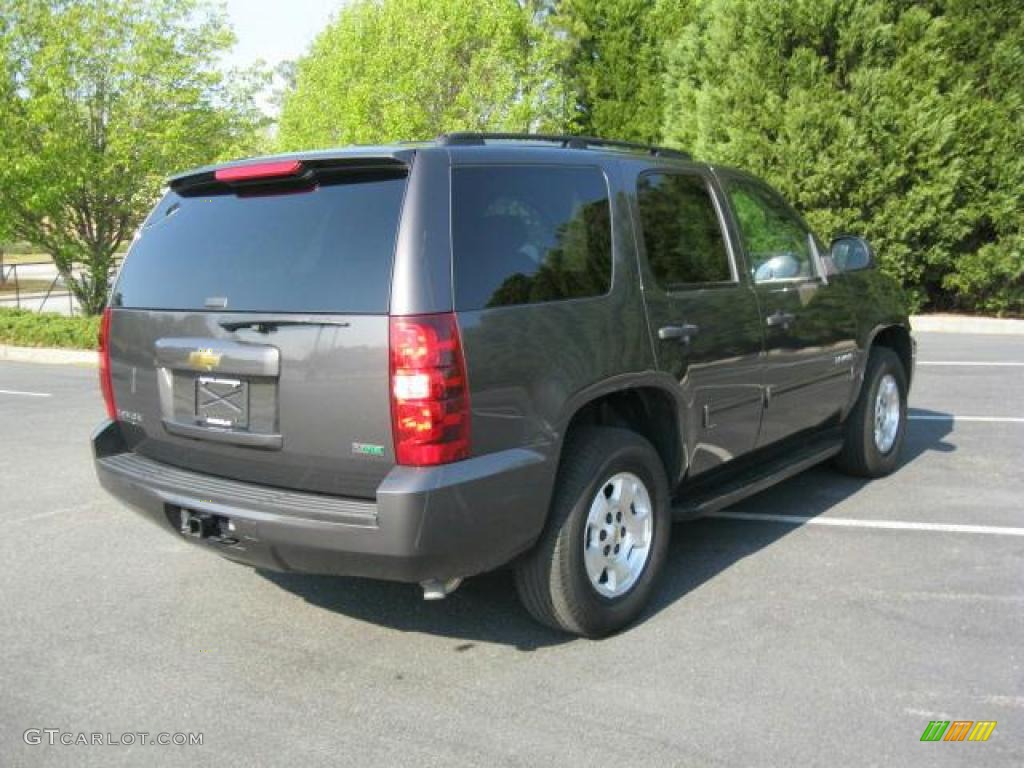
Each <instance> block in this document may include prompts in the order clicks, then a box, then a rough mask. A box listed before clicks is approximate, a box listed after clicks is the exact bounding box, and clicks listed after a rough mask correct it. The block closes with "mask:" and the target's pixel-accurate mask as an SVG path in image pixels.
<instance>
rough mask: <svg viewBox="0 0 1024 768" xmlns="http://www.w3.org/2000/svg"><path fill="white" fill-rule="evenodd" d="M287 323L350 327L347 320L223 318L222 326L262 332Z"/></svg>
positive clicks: (234, 329) (228, 328) (267, 331)
mask: <svg viewBox="0 0 1024 768" xmlns="http://www.w3.org/2000/svg"><path fill="white" fill-rule="evenodd" d="M285 325H334V326H337V327H339V328H348V326H349V322H348V321H347V320H221V321H220V327H221V328H223V329H224V330H226V331H237V330H240V329H242V328H252V329H253V330H256V331H259V332H260V333H270V332H271V331H273V330H276V329H277V328H280V327H282V326H285Z"/></svg>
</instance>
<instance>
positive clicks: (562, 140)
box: [437, 131, 693, 160]
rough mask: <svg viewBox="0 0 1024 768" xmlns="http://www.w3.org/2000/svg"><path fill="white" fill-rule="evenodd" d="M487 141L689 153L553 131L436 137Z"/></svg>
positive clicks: (462, 143)
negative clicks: (535, 142)
mask: <svg viewBox="0 0 1024 768" xmlns="http://www.w3.org/2000/svg"><path fill="white" fill-rule="evenodd" d="M488 141H539V142H545V143H551V144H557V145H558V146H560V147H565V148H566V149H590V148H592V147H598V148H600V147H607V148H608V149H622V150H627V151H630V152H643V153H644V154H648V155H653V156H655V157H675V158H679V159H681V160H692V159H693V157H692V156H691V155H690V153H689V152H684V151H683V150H681V149H670V148H669V147H659V146H655V145H654V144H639V143H637V142H633V141H618V140H615V139H599V138H597V137H595V136H566V135H562V134H556V133H482V132H476V131H457V132H454V133H442V134H441V135H440V136H438V137H437V143H438V144H441V145H442V146H446V147H472V146H482V145H484V144H486V143H487V142H488Z"/></svg>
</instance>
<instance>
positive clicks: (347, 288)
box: [112, 170, 406, 314]
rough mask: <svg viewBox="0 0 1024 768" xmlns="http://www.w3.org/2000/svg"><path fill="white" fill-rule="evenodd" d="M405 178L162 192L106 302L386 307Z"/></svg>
mask: <svg viewBox="0 0 1024 768" xmlns="http://www.w3.org/2000/svg"><path fill="white" fill-rule="evenodd" d="M405 178H406V174H405V172H404V171H392V170H387V171H372V172H359V173H353V172H345V173H343V174H335V175H334V176H332V177H328V178H326V179H325V181H324V183H321V184H320V185H319V186H318V187H316V188H314V189H311V190H305V191H300V192H291V193H280V194H275V193H271V194H260V195H256V196H239V195H236V194H234V193H231V192H222V193H218V194H213V195H205V196H183V195H180V194H178V193H176V192H173V191H171V192H168V194H167V195H166V196H165V197H164V199H163V200H161V201H160V203H159V204H158V205H157V207H156V209H155V210H154V211H153V213H152V214H151V215H150V216H149V218H148V219H147V221H146V224H145V225H144V227H143V229H142V232H141V235H140V237H139V239H138V240H137V241H136V242H135V244H134V245H133V246H132V249H131V251H130V252H129V254H128V257H127V258H126V259H125V263H124V266H123V267H122V269H121V274H120V276H119V278H118V281H117V285H116V286H115V288H114V293H113V297H112V303H113V304H114V305H115V306H120V307H129V308H144V309H175V310H203V309H224V310H227V311H260V312H332V313H351V314H382V313H386V312H387V311H388V304H389V301H390V284H391V266H392V261H393V258H394V250H395V238H396V236H397V232H398V223H399V219H400V217H401V209H402V199H403V195H404V192H405Z"/></svg>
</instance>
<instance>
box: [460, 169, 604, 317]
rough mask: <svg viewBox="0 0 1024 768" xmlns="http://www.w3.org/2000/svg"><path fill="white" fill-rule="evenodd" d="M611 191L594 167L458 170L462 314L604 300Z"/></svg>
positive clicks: (602, 175)
mask: <svg viewBox="0 0 1024 768" xmlns="http://www.w3.org/2000/svg"><path fill="white" fill-rule="evenodd" d="M611 235H612V232H611V207H610V205H609V199H608V186H607V183H606V181H605V178H604V174H603V173H602V172H601V170H600V169H599V168H596V167H589V166H468V167H460V168H455V169H454V170H453V172H452V238H453V244H452V246H453V252H454V280H455V303H456V307H457V308H458V309H460V310H474V309H483V308H488V307H504V306H512V305H518V304H536V303H541V302H550V301H563V300H567V299H579V298H586V297H590V296H602V295H604V294H606V293H608V291H609V290H610V289H611V279H612V240H611Z"/></svg>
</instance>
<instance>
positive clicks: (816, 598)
mask: <svg viewBox="0 0 1024 768" xmlns="http://www.w3.org/2000/svg"><path fill="white" fill-rule="evenodd" d="M918 339H919V342H920V348H919V356H918V359H919V361H920V365H919V367H918V371H917V376H916V379H915V382H914V388H913V392H912V394H911V406H912V411H911V422H910V425H909V434H908V441H907V445H906V456H905V462H904V464H903V466H902V467H901V468H900V469H899V470H898V471H897V472H896V473H895V474H894V475H892V476H891V477H888V478H885V479H883V480H878V481H874V482H862V481H858V480H853V479H850V478H847V477H844V476H843V475H840V474H838V473H837V472H835V471H833V470H832V469H830V468H827V467H821V468H817V469H814V470H812V471H810V472H808V473H805V474H804V475H802V476H799V477H797V478H794V479H792V480H790V481H788V482H786V483H784V484H782V485H780V486H778V487H776V488H774V489H771V490H769V491H767V492H764V493H762V494H760V495H758V496H755V497H753V498H751V499H748V500H747V501H745V502H743V503H742V504H739V505H737V506H735V507H733V508H731V509H730V510H728V511H727V514H731V515H733V516H734V517H721V518H714V519H703V520H699V521H696V522H693V523H687V524H682V525H678V526H676V528H675V529H674V531H673V541H672V546H671V556H670V560H669V564H668V567H667V572H666V574H665V578H664V580H663V582H662V584H661V587H660V589H659V590H658V592H657V595H656V598H655V600H654V603H653V605H652V606H651V608H650V610H649V611H648V612H647V613H646V614H645V616H644V617H643V619H642V620H641V622H640V623H639V624H638V625H636V626H635V627H633V628H632V629H630V630H628V631H626V632H624V633H622V634H620V635H618V636H616V637H613V638H609V639H607V640H603V641H596V642H595V641H588V640H580V639H574V638H568V637H565V636H562V635H559V634H556V633H554V632H550V631H548V630H545V629H542V628H540V627H538V626H537V625H535V624H534V623H533V622H532V621H531V620H530V619H529V617H528V616H527V615H526V613H525V612H524V611H523V609H521V608H520V607H519V604H518V602H517V600H516V597H515V594H514V588H513V584H512V579H511V576H510V575H509V574H508V573H507V572H506V573H496V574H490V575H487V576H482V577H478V578H474V579H470V580H469V581H467V583H466V584H465V585H464V586H463V587H462V588H461V589H460V590H459V591H458V592H456V593H455V594H454V595H453V596H452V597H450V598H449V599H447V600H444V601H441V602H436V603H425V602H423V601H422V600H421V598H420V594H419V590H418V589H417V588H415V587H411V586H404V585H397V584H386V583H378V582H370V581H361V580H356V579H343V578H326V577H303V576H295V575H280V574H272V573H266V572H257V571H254V570H251V569H248V568H245V567H241V566H238V565H234V564H231V563H229V562H227V561H224V560H221V559H219V558H217V557H215V556H212V555H211V554H209V553H207V552H204V551H201V550H199V549H198V548H194V547H191V546H189V545H187V544H186V543H184V542H182V541H179V540H177V539H176V538H175V537H174V536H172V535H169V534H168V533H166V532H164V531H162V530H160V529H158V528H157V527H156V526H153V525H150V524H148V523H146V522H144V521H143V520H142V519H141V518H139V517H137V516H136V515H135V514H134V513H132V512H130V511H128V510H127V509H125V508H123V507H121V506H120V505H119V504H118V503H117V502H115V501H114V500H112V499H111V498H109V497H107V496H106V495H105V494H104V492H103V491H102V490H101V489H100V488H99V486H98V484H97V483H96V480H95V478H94V476H93V471H92V465H91V458H90V454H89V445H88V434H89V432H90V430H91V429H92V427H93V426H94V425H95V424H96V423H97V422H98V421H99V420H100V418H101V417H102V413H103V407H102V403H101V400H100V397H99V394H98V388H97V386H96V371H95V370H92V369H81V368H75V367H72V366H49V365H33V364H19V363H8V362H0V522H2V523H3V527H2V529H0V530H2V534H0V561H2V562H3V569H2V571H0V573H2V590H0V601H2V602H0V610H2V613H0V616H2V621H0V692H2V693H0V765H4V766H23V765H24V766H37V765H74V766H92V765H103V766H119V765H145V766H164V765H190V766H192V765H225V766H226V765H246V766H251V765H252V766H254V765H303V766H305V765H331V766H348V765H352V766H372V765H400V766H420V765H429V766H444V767H445V768H453V767H454V766H476V765H487V766H498V765H503V766H504V765H508V766H536V765H550V766H558V767H559V768H561V767H562V766H576V765H580V766H604V765H610V764H622V765H628V766H630V767H631V768H634V767H639V766H659V768H660V767H662V766H674V765H692V766H786V768H790V767H792V766H804V765H815V766H818V765H828V766H846V765H849V766H867V765H885V766H901V765H921V766H945V765H965V766H966V765H971V766H1014V767H1016V766H1020V765H1022V764H1024V671H1022V662H1024V643H1022V641H1024V535H1022V534H1024V512H1022V499H1024V472H1022V471H1021V458H1022V453H1024V451H1022V449H1024V337H1018V336H1000V337H997V336H964V335H945V334H942V335H939V334H919V335H918ZM1008 363H1009V365H1008ZM823 522H825V523H832V524H822V523H823ZM836 523H838V524H836ZM932 720H951V721H952V720H970V721H982V720H988V721H996V722H997V725H996V727H995V729H994V731H993V732H992V735H991V737H990V738H989V740H988V741H987V742H982V743H979V742H966V741H965V742H937V743H928V742H921V741H920V739H921V736H922V733H923V732H924V730H925V728H926V726H927V725H928V723H929V721H932ZM30 729H36V730H38V731H39V733H38V736H37V734H36V731H30V733H29V735H28V737H27V738H28V740H29V741H34V740H38V741H41V742H42V743H39V744H28V743H26V735H25V733H26V731H29V730H30ZM45 729H50V731H51V732H54V739H55V741H56V743H55V744H53V745H50V744H49V743H47V741H48V739H49V738H50V737H49V735H48V734H47V733H46V732H45ZM142 732H145V733H147V734H148V736H147V737H146V738H147V740H148V739H151V738H152V739H155V738H156V736H157V734H159V733H168V734H178V733H184V734H202V742H203V743H202V745H201V746H200V745H188V744H185V745H175V744H168V745H159V744H157V745H154V744H149V743H145V744H142V743H140V742H141V741H142V740H143V739H142V738H141V737H139V736H131V737H130V738H131V740H132V741H134V742H135V743H133V744H69V745H64V744H61V743H60V740H61V734H68V735H65V736H64V737H63V738H64V739H65V740H69V741H75V740H80V737H79V736H78V734H85V738H86V740H89V739H91V738H92V737H91V734H92V733H100V734H102V735H103V739H109V740H113V741H125V740H126V738H125V735H126V734H138V733H142ZM108 734H109V736H108Z"/></svg>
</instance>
